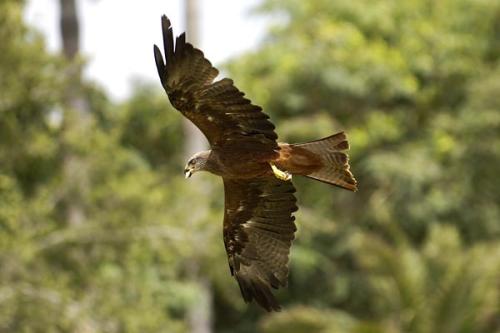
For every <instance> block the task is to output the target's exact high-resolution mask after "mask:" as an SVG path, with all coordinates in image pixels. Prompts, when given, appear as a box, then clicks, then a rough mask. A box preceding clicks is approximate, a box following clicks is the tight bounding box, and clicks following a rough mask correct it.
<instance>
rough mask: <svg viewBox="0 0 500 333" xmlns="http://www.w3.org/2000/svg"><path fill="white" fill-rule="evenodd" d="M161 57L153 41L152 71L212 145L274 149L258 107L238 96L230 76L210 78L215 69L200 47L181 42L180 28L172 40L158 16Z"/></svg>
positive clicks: (166, 23) (268, 125)
mask: <svg viewBox="0 0 500 333" xmlns="http://www.w3.org/2000/svg"><path fill="white" fill-rule="evenodd" d="M162 31H163V46H164V52H165V58H166V59H165V60H166V61H165V62H164V60H163V56H162V54H161V51H160V49H159V48H158V47H157V46H156V45H155V46H154V55H155V61H156V67H157V69H158V75H159V76H160V80H161V83H162V85H163V88H164V89H165V91H166V92H167V95H168V97H169V99H170V102H171V103H172V105H173V106H174V107H175V108H176V109H177V110H179V111H180V112H181V113H182V114H183V115H184V116H186V117H187V118H188V119H190V120H191V121H192V122H193V123H194V124H195V125H196V126H197V127H198V128H199V129H200V130H201V131H202V132H203V133H204V134H205V136H206V137H207V139H208V141H209V142H210V144H211V145H212V147H215V146H219V147H223V146H232V147H235V146H243V147H245V149H246V150H247V151H252V150H255V151H259V152H260V153H264V152H268V153H271V154H274V153H275V150H279V148H278V145H277V143H276V139H277V135H276V133H275V132H274V125H273V124H272V123H271V122H270V121H269V120H268V119H269V116H267V115H266V114H265V113H263V112H262V108H261V107H259V106H257V105H253V104H251V102H250V100H248V99H247V98H244V97H243V96H244V93H242V92H241V91H239V90H238V89H237V88H236V87H235V86H234V85H233V81H232V80H231V79H227V78H225V79H222V80H219V81H216V82H214V79H215V78H216V76H217V75H218V73H219V71H218V70H217V69H216V68H214V67H213V66H212V64H211V63H210V61H208V60H207V59H206V58H205V57H204V55H203V52H202V51H200V50H199V49H196V48H194V47H193V46H192V45H191V44H189V43H187V42H186V37H185V34H184V33H182V34H181V35H180V36H178V37H177V38H176V40H175V46H174V37H173V32H172V26H171V24H170V20H169V19H168V18H167V17H166V16H163V17H162Z"/></svg>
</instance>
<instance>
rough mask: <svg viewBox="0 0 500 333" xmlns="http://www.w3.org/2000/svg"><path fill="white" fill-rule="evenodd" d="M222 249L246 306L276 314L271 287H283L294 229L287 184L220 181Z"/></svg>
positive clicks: (292, 199)
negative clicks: (222, 182)
mask: <svg viewBox="0 0 500 333" xmlns="http://www.w3.org/2000/svg"><path fill="white" fill-rule="evenodd" d="M224 191H225V198H226V200H225V214H224V244H225V246H226V251H227V254H228V259H229V267H230V269H231V273H232V274H233V275H234V277H235V278H236V280H237V281H238V284H239V286H240V290H241V294H242V295H243V298H244V299H245V301H246V302H250V301H252V300H255V301H256V302H257V303H258V304H259V305H261V306H262V307H264V308H265V309H267V310H268V311H271V310H279V309H280V307H279V304H278V302H277V301H276V299H275V298H274V296H273V294H272V292H271V287H272V288H275V289H277V288H279V287H282V286H286V284H287V278H288V257H289V253H290V246H291V244H292V240H293V239H294V233H295V231H296V230H297V229H296V226H295V223H294V220H295V217H294V216H293V215H292V214H293V212H295V211H296V210H297V206H296V199H295V196H294V194H293V193H294V192H295V188H294V187H293V184H292V183H291V182H284V181H280V180H278V179H276V178H275V177H272V178H271V177H270V178H264V179H252V180H245V181H243V180H230V179H224Z"/></svg>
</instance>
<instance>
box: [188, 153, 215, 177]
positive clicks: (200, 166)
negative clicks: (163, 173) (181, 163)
mask: <svg viewBox="0 0 500 333" xmlns="http://www.w3.org/2000/svg"><path fill="white" fill-rule="evenodd" d="M209 155H210V150H206V151H200V152H198V153H196V154H194V155H193V156H191V158H190V159H189V160H188V162H187V164H186V167H185V168H184V176H185V177H186V178H189V177H191V176H192V175H193V173H195V172H196V171H202V170H205V167H206V165H207V161H208V156H209Z"/></svg>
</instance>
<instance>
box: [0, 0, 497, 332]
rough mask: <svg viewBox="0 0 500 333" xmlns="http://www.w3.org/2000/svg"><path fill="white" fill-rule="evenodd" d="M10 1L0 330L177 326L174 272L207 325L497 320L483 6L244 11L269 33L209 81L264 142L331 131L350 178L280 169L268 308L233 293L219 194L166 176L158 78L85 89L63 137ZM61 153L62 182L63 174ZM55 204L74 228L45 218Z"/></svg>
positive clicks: (466, 326)
mask: <svg viewBox="0 0 500 333" xmlns="http://www.w3.org/2000/svg"><path fill="white" fill-rule="evenodd" d="M22 9H23V3H22V1H17V0H3V1H2V2H0V45H1V47H2V50H1V53H0V332H174V333H175V332H187V331H188V330H189V328H188V319H187V313H188V310H189V309H190V308H191V307H192V306H193V304H196V303H197V302H199V291H200V288H201V287H200V285H199V281H198V280H197V279H194V278H193V270H195V271H196V272H195V274H194V275H202V276H206V278H207V279H208V282H209V286H210V290H211V292H212V294H213V295H212V297H213V314H214V326H215V328H214V330H215V331H216V332H228V333H229V332H257V331H259V332H263V333H278V332H290V333H303V332H304V333H305V332H307V333H309V332H310V333H316V332H317V333H320V332H321V333H333V332H352V333H378V332H384V333H393V332H394V333H403V332H405V333H406V332H414V333H431V332H435V333H456V332H460V333H493V332H500V241H499V240H500V204H499V202H500V177H499V170H500V134H499V133H500V99H499V98H498V94H499V92H500V61H499V60H500V23H499V22H500V2H498V1H496V0H443V1H426V0H408V1H392V0H385V1H370V0H357V1H350V0H314V1H302V0H287V1H285V0H267V1H264V2H263V4H262V6H261V8H260V9H259V11H260V13H261V14H266V15H273V17H274V18H275V21H274V22H276V24H275V25H274V26H272V27H271V29H270V32H269V34H268V36H267V38H266V40H265V41H264V42H263V43H262V45H261V46H260V47H259V48H258V49H256V50H254V51H253V52H250V53H249V54H247V55H244V56H242V57H240V58H238V59H235V60H234V61H232V62H231V63H229V64H228V66H227V70H228V72H229V73H230V74H231V77H232V78H233V79H234V80H235V82H236V83H237V85H238V87H240V89H242V90H244V91H246V92H247V93H248V95H249V96H250V98H252V100H253V101H255V102H256V103H257V104H260V105H262V106H263V107H264V109H265V110H266V111H267V113H269V114H270V115H271V116H272V119H273V120H274V121H275V122H276V124H277V128H278V132H279V134H280V136H281V139H282V140H283V141H289V142H299V141H307V140H311V139H317V138H319V137H322V136H326V135H329V134H332V133H334V132H337V131H340V130H345V131H346V132H347V133H348V135H349V139H350V143H351V147H352V150H351V154H350V155H351V165H352V169H353V172H354V174H355V175H356V177H357V178H358V181H359V184H360V190H359V191H358V192H357V193H355V194H352V193H348V192H346V191H341V190H339V189H336V188H331V187H329V186H327V185H325V184H322V183H315V182H312V181H310V180H305V179H299V178H296V179H295V183H296V186H297V188H298V198H299V204H300V207H301V209H300V210H299V212H298V214H297V221H298V227H299V231H298V234H297V240H296V241H295V243H294V246H293V248H292V256H291V259H292V262H291V273H290V282H289V288H288V289H287V290H284V291H282V292H279V293H278V295H279V298H280V300H282V302H283V304H284V311H283V312H281V313H276V314H265V313H263V312H262V311H261V310H260V309H258V308H256V307H255V306H254V305H250V306H247V305H245V304H244V303H243V301H242V300H241V298H240V295H239V290H238V287H237V284H236V283H235V282H234V281H233V280H232V278H231V277H230V276H229V270H228V267H227V262H226V257H225V253H224V248H223V244H222V237H221V220H222V205H223V198H222V187H221V185H220V182H219V181H218V180H217V179H216V178H215V177H212V176H209V175H197V177H200V178H203V180H204V183H201V184H204V185H203V186H195V185H193V183H190V182H186V181H184V179H183V178H182V166H183V164H184V161H182V155H183V151H182V145H183V138H182V128H181V117H180V115H179V114H178V113H177V112H175V111H174V110H172V108H171V107H170V106H169V103H168V102H167V99H166V97H165V96H164V95H163V92H161V91H160V90H159V89H158V88H156V87H158V86H159V84H155V85H154V87H155V88H152V87H150V86H148V85H143V86H138V87H137V89H136V93H135V95H134V96H132V97H131V98H130V100H128V101H126V102H125V103H123V104H120V105H116V104H113V103H110V102H109V101H108V100H107V98H106V96H105V95H104V94H103V93H102V92H101V91H100V89H99V88H98V87H95V86H93V85H92V84H90V83H86V86H85V87H84V88H85V89H84V90H83V91H84V93H85V94H86V96H85V98H86V99H87V100H88V101H89V103H90V108H91V110H92V119H91V125H90V126H91V131H88V132H87V134H86V135H85V136H82V135H81V133H80V132H78V131H76V132H72V131H71V132H70V131H67V130H66V127H65V126H64V118H65V115H66V114H68V112H71V110H64V104H63V103H62V100H63V99H64V96H62V92H63V91H64V89H63V87H64V86H65V83H66V82H68V80H70V79H71V78H70V77H66V71H65V68H67V66H68V64H67V63H65V61H64V60H63V59H61V58H59V57H58V56H55V55H51V54H49V53H47V51H46V50H45V47H44V43H43V39H42V38H41V36H40V35H39V34H37V33H36V32H35V31H33V30H32V29H31V28H29V27H27V26H26V25H25V24H24V23H23V21H22ZM68 149H70V150H71V151H72V152H76V153H77V154H78V156H79V158H80V160H82V161H85V163H84V164H83V165H82V167H84V168H86V172H87V173H88V175H89V177H88V180H87V181H88V184H86V187H87V188H88V191H85V192H84V193H72V191H73V187H72V186H71V184H68V183H67V182H65V181H63V179H64V175H63V167H62V165H63V163H64V161H63V157H64V153H65V151H67V150H68ZM75 178H78V175H75ZM198 184H200V183H198ZM74 196H77V197H78V199H79V201H81V202H82V203H83V205H84V209H85V213H86V215H85V216H86V221H85V223H83V224H82V225H70V224H68V223H67V221H66V220H65V217H64V216H65V215H64V209H65V207H64V205H65V202H67V200H68V198H72V197H74ZM193 263H195V264H193Z"/></svg>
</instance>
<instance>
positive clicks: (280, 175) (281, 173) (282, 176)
mask: <svg viewBox="0 0 500 333" xmlns="http://www.w3.org/2000/svg"><path fill="white" fill-rule="evenodd" d="M269 165H270V166H271V169H272V170H273V173H274V175H275V176H276V178H278V179H280V180H284V181H287V180H290V179H292V175H291V174H290V173H289V172H287V171H283V170H280V169H278V167H276V165H274V164H272V163H269Z"/></svg>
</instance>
